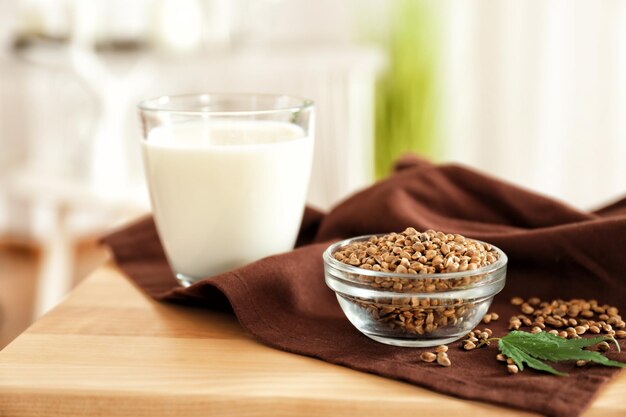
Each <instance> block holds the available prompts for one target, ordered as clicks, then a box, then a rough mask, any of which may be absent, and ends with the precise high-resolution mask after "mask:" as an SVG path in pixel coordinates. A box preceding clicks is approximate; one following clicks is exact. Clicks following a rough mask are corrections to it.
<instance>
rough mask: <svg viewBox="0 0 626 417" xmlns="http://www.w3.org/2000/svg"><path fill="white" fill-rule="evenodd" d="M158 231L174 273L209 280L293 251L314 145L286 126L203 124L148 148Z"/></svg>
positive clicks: (170, 131)
mask: <svg viewBox="0 0 626 417" xmlns="http://www.w3.org/2000/svg"><path fill="white" fill-rule="evenodd" d="M142 151H143V153H144V155H143V156H144V164H145V169H146V178H147V181H148V182H149V188H150V198H151V200H152V208H153V211H154V215H155V218H156V223H157V228H158V231H159V235H160V237H161V241H162V244H163V246H164V248H165V252H166V254H167V257H168V259H169V261H170V264H171V266H172V269H173V270H174V271H175V272H176V273H178V274H183V275H184V276H185V277H186V278H188V279H190V280H195V279H199V278H204V277H208V276H211V275H215V274H218V273H220V272H224V271H227V270H231V269H233V268H236V267H239V266H242V265H244V264H246V263H249V262H252V261H254V260H257V259H259V258H262V257H265V256H268V255H272V254H276V253H280V252H285V251H288V250H290V249H291V248H293V246H294V243H295V240H296V236H297V233H298V229H299V226H300V222H301V220H302V213H303V208H304V204H305V198H306V194H307V188H308V182H309V173H310V170H311V162H312V154H313V139H312V137H311V136H307V135H306V134H305V132H304V130H303V129H302V128H301V127H299V126H297V125H294V124H290V123H287V122H275V121H263V120H250V121H241V120H237V121H228V120H214V119H212V120H200V121H190V122H182V123H176V124H172V125H165V126H159V127H156V128H154V129H152V130H150V132H149V134H148V137H147V140H145V141H142Z"/></svg>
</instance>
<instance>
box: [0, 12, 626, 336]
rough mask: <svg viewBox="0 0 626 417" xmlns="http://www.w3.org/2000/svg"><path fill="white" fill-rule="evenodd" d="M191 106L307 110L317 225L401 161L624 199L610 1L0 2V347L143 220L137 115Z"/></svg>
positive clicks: (619, 66) (625, 62)
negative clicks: (181, 103)
mask: <svg viewBox="0 0 626 417" xmlns="http://www.w3.org/2000/svg"><path fill="white" fill-rule="evenodd" d="M201 91H213V92H230V91H233V92H235V91H237V92H268V93H285V94H291V95H301V96H307V97H310V98H313V99H314V100H315V101H316V103H317V111H318V117H317V127H316V130H317V132H316V134H317V137H316V145H315V146H316V148H315V161H314V168H313V176H312V183H311V188H310V192H309V202H310V204H312V205H314V206H317V207H319V208H322V209H328V208H330V207H331V206H332V205H333V204H335V203H336V202H338V201H339V200H341V199H343V198H345V197H346V196H347V195H349V194H350V193H352V192H354V191H355V190H358V189H360V188H362V187H365V186H367V185H368V184H370V183H372V182H373V181H375V180H376V179H378V178H383V177H385V176H386V175H388V173H389V170H390V167H391V165H392V163H393V161H394V159H396V158H397V157H398V156H399V155H401V154H403V153H405V152H408V151H411V152H415V153H418V154H420V155H423V156H426V157H428V158H430V159H432V160H434V161H437V162H458V163H463V164H466V165H469V166H472V167H475V168H478V169H480V170H483V171H486V172H488V173H490V174H492V175H495V176H498V177H501V178H503V179H506V180H509V181H512V182H514V183H516V184H519V185H521V186H524V187H527V188H530V189H533V190H536V191H538V192H541V193H544V194H547V195H550V196H553V197H555V198H558V199H561V200H564V201H566V202H568V203H570V204H572V205H575V206H577V207H579V208H583V209H591V208H594V207H598V206H600V205H602V204H604V203H607V202H610V201H612V200H614V199H616V198H618V197H620V196H621V195H623V194H626V181H624V179H625V178H626V118H625V115H626V3H625V2H621V1H619V0H599V1H595V2H588V1H582V0H567V1H566V0H541V1H540V0H502V1H498V2H494V1H490V0H474V1H472V2H469V1H465V0H438V1H427V0H344V1H341V2H338V1H333V0H315V1H313V0H90V1H80V0H0V347H2V346H4V345H5V344H6V343H8V342H9V341H10V340H11V339H12V338H14V337H15V336H17V334H18V333H20V332H21V331H23V330H24V329H25V328H26V327H27V326H28V325H29V323H31V322H32V320H33V319H35V318H37V317H38V316H39V315H41V314H43V313H44V312H45V311H47V310H48V309H49V308H51V307H52V306H54V305H55V304H56V303H57V302H58V301H59V300H60V299H62V297H63V296H64V295H65V294H66V292H67V291H68V290H69V289H70V288H71V287H72V286H74V285H76V283H78V282H79V281H80V280H81V279H82V278H83V277H84V276H86V275H87V274H88V273H89V272H90V271H91V270H93V269H94V268H96V267H97V266H98V265H100V264H102V263H103V262H104V261H105V260H106V257H107V254H106V252H105V251H104V250H103V249H101V248H100V247H99V246H98V245H97V238H98V236H101V235H102V234H103V233H105V232H106V231H109V230H111V229H113V228H115V227H118V226H119V225H121V224H123V223H124V222H127V221H129V220H131V219H133V218H136V217H138V216H140V215H142V214H144V213H146V212H148V210H149V205H148V201H147V194H146V190H145V187H144V184H143V180H142V167H141V161H140V158H139V143H138V136H139V130H138V120H137V115H136V111H135V104H136V103H137V102H138V101H139V100H140V99H142V98H146V97H150V96H155V95H162V94H178V93H193V92H201Z"/></svg>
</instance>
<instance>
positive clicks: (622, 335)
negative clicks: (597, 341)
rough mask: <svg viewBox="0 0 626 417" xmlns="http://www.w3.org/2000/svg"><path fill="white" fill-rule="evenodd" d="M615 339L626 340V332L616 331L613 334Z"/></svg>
mask: <svg viewBox="0 0 626 417" xmlns="http://www.w3.org/2000/svg"><path fill="white" fill-rule="evenodd" d="M615 337H617V338H618V339H626V331H624V330H618V331H616V332H615Z"/></svg>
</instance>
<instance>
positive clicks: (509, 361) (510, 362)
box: [506, 358, 515, 365]
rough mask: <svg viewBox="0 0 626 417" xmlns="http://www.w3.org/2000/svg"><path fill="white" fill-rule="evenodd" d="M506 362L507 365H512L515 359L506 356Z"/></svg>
mask: <svg viewBox="0 0 626 417" xmlns="http://www.w3.org/2000/svg"><path fill="white" fill-rule="evenodd" d="M506 363H508V364H509V365H514V364H515V361H514V360H513V359H511V358H507V359H506Z"/></svg>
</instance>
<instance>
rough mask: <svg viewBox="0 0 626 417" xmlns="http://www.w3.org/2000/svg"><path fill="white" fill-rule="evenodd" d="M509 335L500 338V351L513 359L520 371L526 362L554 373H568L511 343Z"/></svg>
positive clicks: (541, 369) (533, 366) (539, 369)
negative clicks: (508, 338)
mask: <svg viewBox="0 0 626 417" xmlns="http://www.w3.org/2000/svg"><path fill="white" fill-rule="evenodd" d="M506 338H507V336H505V337H503V338H502V339H500V341H499V342H498V347H499V348H500V351H501V352H502V353H503V354H505V355H506V356H507V357H509V358H511V359H513V362H515V365H517V367H518V368H519V370H520V371H523V370H524V363H526V364H527V365H528V366H529V367H531V368H533V369H536V370H538V371H545V372H549V373H551V374H554V375H559V376H565V375H567V374H565V373H563V372H559V371H557V370H556V369H554V368H553V367H551V366H550V365H548V364H546V363H544V362H541V361H540V360H538V359H536V358H534V357H532V356H531V355H530V354H528V353H527V352H525V351H524V350H522V349H520V348H519V347H517V346H515V344H514V343H511V341H510V340H506Z"/></svg>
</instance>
